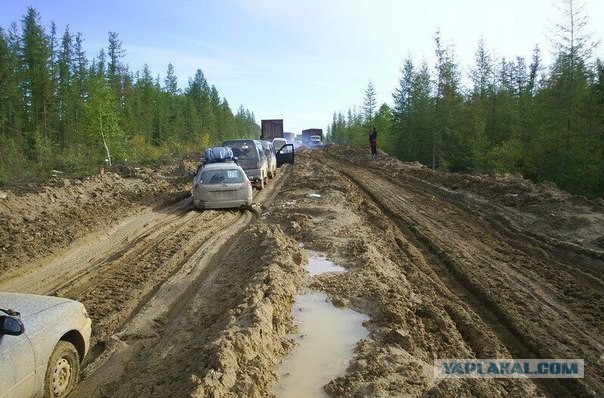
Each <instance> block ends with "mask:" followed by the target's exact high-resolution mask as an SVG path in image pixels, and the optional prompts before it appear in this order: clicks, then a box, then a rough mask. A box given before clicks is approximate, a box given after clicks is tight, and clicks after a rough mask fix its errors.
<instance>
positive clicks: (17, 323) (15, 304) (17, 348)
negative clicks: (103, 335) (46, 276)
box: [0, 293, 92, 398]
mask: <svg viewBox="0 0 604 398" xmlns="http://www.w3.org/2000/svg"><path fill="white" fill-rule="evenodd" d="M0 308H2V309H3V311H0V329H1V330H0V397H2V398H16V397H19V398H21V397H42V396H44V397H47V396H48V397H65V396H67V395H68V394H69V393H70V392H71V391H72V390H73V389H74V388H75V386H76V384H77V382H78V379H79V369H80V364H81V362H82V360H83V359H84V357H85V355H86V353H87V352H88V348H89V345H90V334H91V330H92V329H91V323H92V322H91V320H90V318H89V317H88V314H87V313H86V309H85V308H84V306H83V305H82V304H81V303H79V302H77V301H73V300H69V299H65V298H59V297H49V296H38V295H33V294H19V293H0Z"/></svg>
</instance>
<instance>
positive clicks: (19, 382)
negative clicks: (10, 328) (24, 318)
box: [0, 334, 36, 398]
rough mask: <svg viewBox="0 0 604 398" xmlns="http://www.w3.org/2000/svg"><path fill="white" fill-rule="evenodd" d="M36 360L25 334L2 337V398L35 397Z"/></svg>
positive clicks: (0, 343)
mask: <svg viewBox="0 0 604 398" xmlns="http://www.w3.org/2000/svg"><path fill="white" fill-rule="evenodd" d="M35 376H36V374H35V360H34V352H33V349H32V346H31V343H30V341H29V339H28V338H27V336H26V335H25V334H21V335H20V336H9V335H0V398H25V397H27V398H30V397H32V396H34V387H35V380H36V378H35Z"/></svg>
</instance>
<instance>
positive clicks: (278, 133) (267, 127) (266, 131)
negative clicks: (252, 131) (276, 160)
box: [260, 119, 283, 141]
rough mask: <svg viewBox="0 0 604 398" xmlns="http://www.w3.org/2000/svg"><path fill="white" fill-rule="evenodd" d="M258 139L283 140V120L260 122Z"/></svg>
mask: <svg viewBox="0 0 604 398" xmlns="http://www.w3.org/2000/svg"><path fill="white" fill-rule="evenodd" d="M261 124H262V126H261V127H262V133H261V134H260V139H261V140H265V141H272V140H273V138H283V119H266V120H262V122H261Z"/></svg>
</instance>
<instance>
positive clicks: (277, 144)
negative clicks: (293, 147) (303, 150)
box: [273, 138, 288, 152]
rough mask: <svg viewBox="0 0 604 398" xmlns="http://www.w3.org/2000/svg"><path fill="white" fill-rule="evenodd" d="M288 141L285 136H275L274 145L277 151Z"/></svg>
mask: <svg viewBox="0 0 604 398" xmlns="http://www.w3.org/2000/svg"><path fill="white" fill-rule="evenodd" d="M287 143H288V142H287V140H286V139H285V138H273V147H274V148H275V152H277V151H278V150H279V149H281V147H282V146H283V145H285V144H287Z"/></svg>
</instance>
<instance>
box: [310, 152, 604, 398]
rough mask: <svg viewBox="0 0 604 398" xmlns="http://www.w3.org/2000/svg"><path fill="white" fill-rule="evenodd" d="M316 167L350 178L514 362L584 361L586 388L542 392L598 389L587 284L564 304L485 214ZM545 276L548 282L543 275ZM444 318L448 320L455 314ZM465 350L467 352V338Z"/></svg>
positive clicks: (361, 171) (355, 170)
mask: <svg viewBox="0 0 604 398" xmlns="http://www.w3.org/2000/svg"><path fill="white" fill-rule="evenodd" d="M320 160H321V161H322V162H323V163H325V164H326V165H327V166H329V167H330V168H332V169H334V170H337V171H338V172H340V173H342V174H343V175H346V176H347V177H348V178H350V179H351V180H352V181H353V182H354V183H355V184H356V185H357V186H359V187H360V188H361V189H362V190H363V191H364V192H365V193H366V194H367V195H369V196H370V197H371V198H372V200H373V201H375V203H377V204H378V205H379V207H380V208H381V209H382V210H383V211H384V212H385V213H386V214H388V215H389V216H390V218H391V219H392V220H394V221H395V222H396V224H397V225H398V226H399V229H400V230H401V232H403V234H404V236H406V237H407V238H408V239H409V240H410V241H411V242H413V243H414V245H415V246H417V248H419V249H420V251H421V252H422V254H423V255H424V257H425V258H426V259H427V262H428V264H429V265H430V266H431V267H432V268H433V270H434V271H435V272H436V274H437V275H438V277H439V278H440V279H441V280H442V281H443V282H444V283H445V285H446V286H448V288H449V289H450V290H451V291H452V292H453V293H455V294H456V295H457V296H458V297H460V298H461V299H462V300H463V301H465V303H466V304H467V305H469V306H470V308H472V310H473V311H474V312H475V313H476V314H478V315H479V316H480V318H481V319H482V321H483V322H485V324H486V325H488V326H489V328H490V329H491V330H492V331H493V332H495V333H496V335H497V336H498V338H499V339H500V340H501V341H502V342H503V343H504V344H505V345H506V346H507V348H508V349H509V350H510V352H511V353H512V354H513V355H514V356H515V357H516V358H520V357H523V358H533V357H535V358H537V357H540V358H567V357H568V358H585V360H586V377H588V378H589V382H588V383H584V382H583V381H577V380H576V379H558V380H555V379H549V380H537V381H536V384H538V385H539V386H541V388H542V389H544V391H548V392H549V394H551V395H552V396H559V395H560V394H563V395H576V396H588V395H590V394H591V395H594V393H595V391H598V390H601V387H602V379H601V375H598V374H597V373H598V372H597V370H595V369H596V368H597V363H598V360H599V358H598V355H599V354H597V353H598V352H601V349H602V346H601V343H600V342H599V339H598V336H601V333H599V330H598V329H596V330H595V331H594V330H593V325H591V324H590V322H591V323H593V322H594V321H596V319H598V318H597V315H596V314H597V312H598V308H603V307H602V298H601V295H599V294H598V293H597V292H596V291H594V290H593V289H592V287H591V286H590V285H579V286H580V287H581V289H583V290H582V293H581V294H587V296H588V297H589V300H580V301H578V300H575V301H573V302H569V300H565V299H564V290H562V291H561V290H560V288H561V286H560V284H561V282H560V281H558V280H556V278H557V276H554V275H555V272H556V271H557V270H556V269H553V270H552V269H550V268H549V267H547V266H546V265H545V264H544V261H542V260H541V259H537V258H534V257H533V255H532V254H530V252H529V253H525V252H523V251H522V250H520V249H519V248H522V247H524V243H521V242H520V243H519V242H513V243H511V244H508V242H510V239H509V238H507V237H504V236H501V235H500V234H499V233H498V232H496V231H495V230H494V229H493V228H492V227H491V226H490V225H489V224H488V223H486V222H484V221H482V220H481V219H483V218H484V214H474V213H472V212H470V213H468V212H467V211H466V209H463V208H459V207H457V206H455V205H454V204H451V203H450V202H448V201H446V200H444V201H443V200H442V199H441V198H439V197H435V196H433V195H432V194H430V193H428V194H426V193H425V192H421V191H419V190H417V189H413V188H410V187H407V186H403V185H402V184H395V183H393V182H391V181H388V180H387V179H386V178H381V177H380V176H379V175H376V173H375V172H373V171H368V170H367V169H365V168H364V167H362V166H359V165H354V166H353V167H346V166H344V165H343V164H342V163H340V164H338V162H335V161H334V160H333V158H328V157H322V158H320ZM518 238H522V237H521V236H520V237H516V239H518ZM401 249H403V248H401ZM539 250H540V252H543V251H544V250H545V249H543V248H540V249H539ZM533 268H536V271H533V270H532V269H533ZM546 271H550V273H552V275H544V274H543V273H544V272H546ZM510 279H512V280H513V281H510ZM551 279H554V281H553V283H552V281H551ZM570 280H572V279H570ZM579 280H580V278H578V279H577V280H576V281H573V283H576V284H578V283H579ZM566 281H568V279H566ZM576 284H575V286H577V285H576ZM585 292H587V293H585ZM561 297H562V298H561ZM592 299H593V300H595V301H591V300H592ZM594 304H595V305H594ZM573 307H574V308H573ZM445 309H446V308H445ZM448 312H449V311H448ZM582 314H584V315H582ZM450 315H453V316H451V318H452V319H453V320H454V321H455V320H456V317H455V316H454V314H450ZM596 322H597V321H596ZM456 323H459V322H456ZM458 327H459V328H460V332H461V334H462V336H466V337H467V336H468V335H471V333H468V330H467V325H466V326H464V325H463V324H458ZM464 329H466V330H464ZM570 331H572V335H571V334H570V333H571V332H570ZM468 344H470V346H472V341H471V339H469V341H468ZM476 354H477V356H478V355H480V353H479V352H477V353H476Z"/></svg>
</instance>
